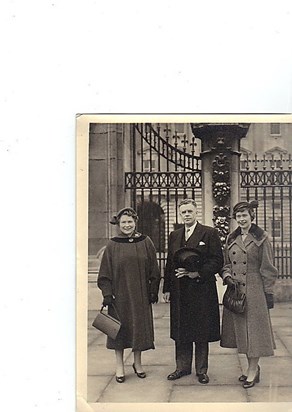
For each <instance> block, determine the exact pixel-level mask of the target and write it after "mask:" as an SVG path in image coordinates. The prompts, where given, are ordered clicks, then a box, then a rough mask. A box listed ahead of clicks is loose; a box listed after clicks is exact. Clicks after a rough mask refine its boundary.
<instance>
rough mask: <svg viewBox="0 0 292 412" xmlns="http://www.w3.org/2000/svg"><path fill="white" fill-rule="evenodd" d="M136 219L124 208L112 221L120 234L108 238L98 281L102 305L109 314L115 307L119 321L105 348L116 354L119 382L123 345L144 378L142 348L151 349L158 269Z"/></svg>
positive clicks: (149, 243) (158, 276) (120, 378)
mask: <svg viewBox="0 0 292 412" xmlns="http://www.w3.org/2000/svg"><path fill="white" fill-rule="evenodd" d="M137 220H138V216H137V214H136V212H135V210H134V209H132V208H124V209H122V210H120V211H119V212H118V214H117V216H115V217H114V219H113V220H112V221H111V223H112V224H117V225H118V226H119V229H120V233H119V235H118V236H116V237H114V238H112V239H110V241H109V243H108V245H107V247H106V249H105V251H104V254H103V258H102V261H101V265H100V271H99V275H98V280H97V284H98V287H99V288H100V289H101V291H102V294H103V297H104V299H103V305H104V306H108V311H109V314H111V315H112V316H115V310H114V309H115V308H116V310H117V312H118V315H119V318H120V320H121V323H122V326H121V329H120V332H119V333H118V336H117V338H116V339H115V340H113V339H111V338H109V337H108V338H107V348H108V349H114V350H115V353H116V361H117V364H116V381H117V382H119V383H122V382H124V381H125V372H124V360H123V355H124V349H125V348H132V351H133V353H134V363H133V369H134V371H135V373H136V374H137V376H138V377H139V378H145V377H146V373H145V372H144V371H143V368H142V365H141V351H145V350H148V349H154V328H153V315H152V307H151V303H156V302H157V301H158V288H159V282H160V272H159V268H158V264H157V259H156V252H155V247H154V245H153V243H152V241H151V239H150V238H149V237H148V236H144V235H142V234H141V233H138V232H137V231H136V222H137ZM113 303H114V307H113Z"/></svg>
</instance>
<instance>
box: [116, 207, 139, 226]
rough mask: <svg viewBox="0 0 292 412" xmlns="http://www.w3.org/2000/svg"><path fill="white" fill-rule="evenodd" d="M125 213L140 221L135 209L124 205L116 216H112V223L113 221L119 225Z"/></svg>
mask: <svg viewBox="0 0 292 412" xmlns="http://www.w3.org/2000/svg"><path fill="white" fill-rule="evenodd" d="M123 215H126V216H131V217H132V218H133V219H134V220H135V222H137V221H138V215H137V212H136V211H135V210H134V209H132V208H131V207H124V208H123V209H121V210H120V211H119V212H118V213H117V214H116V215H114V216H113V217H112V218H111V220H110V223H111V224H112V225H118V224H119V223H120V220H121V217H122V216H123Z"/></svg>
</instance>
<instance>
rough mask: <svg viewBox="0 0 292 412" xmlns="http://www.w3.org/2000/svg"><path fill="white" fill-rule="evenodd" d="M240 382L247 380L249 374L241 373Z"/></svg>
mask: <svg viewBox="0 0 292 412" xmlns="http://www.w3.org/2000/svg"><path fill="white" fill-rule="evenodd" d="M238 380H239V382H244V381H246V380H247V376H246V375H240V377H239V378H238Z"/></svg>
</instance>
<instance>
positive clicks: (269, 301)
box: [265, 293, 274, 309]
mask: <svg viewBox="0 0 292 412" xmlns="http://www.w3.org/2000/svg"><path fill="white" fill-rule="evenodd" d="M265 295H266V302H267V307H268V309H273V307H274V295H273V294H272V293H265Z"/></svg>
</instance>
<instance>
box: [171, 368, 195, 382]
mask: <svg viewBox="0 0 292 412" xmlns="http://www.w3.org/2000/svg"><path fill="white" fill-rule="evenodd" d="M190 374H191V372H189V371H179V370H176V371H174V372H172V373H170V374H169V375H168V377H167V379H168V380H169V381H175V380H176V379H179V378H181V377H183V376H186V375H190Z"/></svg>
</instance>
